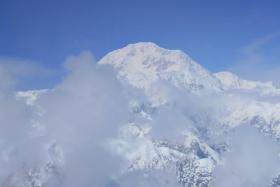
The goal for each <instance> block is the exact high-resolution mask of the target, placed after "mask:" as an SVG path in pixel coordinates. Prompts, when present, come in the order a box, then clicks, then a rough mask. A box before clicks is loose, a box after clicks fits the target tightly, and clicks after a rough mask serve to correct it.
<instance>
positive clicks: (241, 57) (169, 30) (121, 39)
mask: <svg viewBox="0 0 280 187" xmlns="http://www.w3.org/2000/svg"><path fill="white" fill-rule="evenodd" d="M279 10H280V1H277V0H274V1H273V0H263V1H259V0H254V1H251V0H234V1H225V0H224V1H223V0H212V1H210V0H209V1H206V0H204V1H202V0H161V1H160V0H138V1H135V0H118V1H117V0H99V1H98V0H91V1H83V0H80V1H78V0H76V1H72V0H59V1H55V0H48V1H47V0H25V1H22V0H17V1H16V0H1V1H0V59H1V58H2V59H17V60H18V59H20V60H24V61H25V62H28V63H31V64H33V65H34V64H35V66H38V67H44V68H43V69H50V71H51V70H55V71H54V72H55V73H49V74H50V75H49V74H48V73H46V76H44V77H43V78H41V79H42V80H39V79H38V80H37V82H36V81H34V80H32V78H29V79H30V80H29V82H28V83H25V85H24V86H23V88H25V87H26V88H28V87H30V88H36V87H40V86H51V85H52V84H54V83H55V82H56V81H57V80H58V79H59V76H60V73H59V72H60V69H61V66H62V63H63V62H64V60H65V58H66V57H67V56H69V55H75V54H79V53H80V52H81V51H83V50H90V51H91V52H92V53H93V54H94V55H95V56H96V59H100V58H101V57H102V56H103V55H105V54H106V53H108V52H110V51H111V50H113V49H117V48H120V47H123V46H125V45H126V44H128V43H135V42H138V41H152V42H155V43H157V44H158V45H160V46H162V47H165V48H171V49H172V48H174V49H181V50H183V51H185V52H186V53H188V54H189V55H190V56H191V57H193V58H194V59H195V60H196V61H198V62H199V63H200V64H202V65H203V66H205V67H206V68H207V69H209V70H210V71H213V72H215V71H220V70H232V71H234V72H236V73H239V74H241V75H243V77H246V76H248V71H250V69H251V68H252V67H258V68H256V70H255V72H256V73H254V74H253V75H250V76H248V78H253V79H254V77H255V79H257V78H258V77H257V76H258V74H260V73H258V72H259V71H260V70H263V69H267V72H266V74H268V75H269V74H272V73H271V71H272V70H271V67H273V68H272V69H273V73H274V74H275V72H274V71H275V69H277V72H276V74H277V73H278V68H279V67H280V65H279V67H278V64H280V61H279V58H280V34H279V33H280V11H279ZM256 59H257V60H256ZM2 61H3V60H2ZM0 62H1V60H0ZM279 70H280V68H279ZM279 73H280V71H279ZM48 76H49V78H46V77H48ZM35 77H36V76H35ZM267 78H268V77H264V78H261V79H264V80H265V79H267ZM31 80H32V81H31ZM40 81H41V82H40ZM44 84H45V85H44ZM39 85H40V86H39Z"/></svg>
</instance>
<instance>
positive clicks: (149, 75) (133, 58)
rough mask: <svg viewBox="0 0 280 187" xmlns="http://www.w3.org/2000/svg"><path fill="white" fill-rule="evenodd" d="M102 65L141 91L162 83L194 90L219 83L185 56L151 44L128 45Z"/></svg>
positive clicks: (107, 58)
mask: <svg viewBox="0 0 280 187" xmlns="http://www.w3.org/2000/svg"><path fill="white" fill-rule="evenodd" d="M99 64H110V65H112V66H113V67H114V68H115V69H116V70H117V71H118V74H119V77H121V78H124V79H126V80H128V82H129V83H130V84H132V85H133V86H135V87H138V88H145V89H148V88H149V87H150V86H151V85H152V83H154V82H156V81H160V80H164V81H169V82H171V83H172V84H173V85H175V86H180V87H186V88H191V89H199V88H218V87H219V81H218V80H217V79H216V78H215V77H214V76H213V75H212V74H211V73H209V72H208V71H207V70H206V69H204V68H203V67H202V66H201V65H199V64H198V63H196V62H195V61H194V60H192V59H191V58H190V57H189V56H188V55H187V54H185V53H184V52H182V51H180V50H170V49H165V48H162V47H159V46H158V45H156V44H154V43H151V42H139V43H135V44H129V45H127V46H126V47H124V48H121V49H118V50H115V51H113V52H111V53H109V54H107V55H106V56H105V57H103V58H102V59H101V60H100V61H99Z"/></svg>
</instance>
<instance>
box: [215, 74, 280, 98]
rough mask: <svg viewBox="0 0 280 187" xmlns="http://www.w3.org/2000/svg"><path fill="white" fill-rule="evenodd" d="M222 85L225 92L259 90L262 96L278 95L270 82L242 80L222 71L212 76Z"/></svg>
mask: <svg viewBox="0 0 280 187" xmlns="http://www.w3.org/2000/svg"><path fill="white" fill-rule="evenodd" d="M213 75H214V76H215V77H216V78H217V79H219V80H220V81H221V83H222V84H223V88H224V89H225V90H234V89H235V90H238V89H239V90H256V89H257V90H259V91H261V92H263V93H264V94H269V93H270V94H280V89H278V88H276V87H275V86H274V85H273V83H272V82H271V81H270V82H259V81H251V80H244V79H241V78H239V77H238V76H237V75H235V74H233V73H231V72H228V71H224V72H218V73H214V74H213Z"/></svg>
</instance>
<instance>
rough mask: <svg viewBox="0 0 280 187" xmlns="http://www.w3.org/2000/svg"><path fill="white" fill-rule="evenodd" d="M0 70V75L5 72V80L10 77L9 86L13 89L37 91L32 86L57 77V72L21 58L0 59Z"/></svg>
mask: <svg viewBox="0 0 280 187" xmlns="http://www.w3.org/2000/svg"><path fill="white" fill-rule="evenodd" d="M0 69H2V72H3V73H2V74H1V75H4V72H5V74H6V78H7V76H9V77H10V86H12V87H13V88H15V87H18V88H23V87H26V88H29V89H38V88H37V87H36V86H35V88H34V85H39V83H40V82H42V81H45V82H46V81H48V79H51V78H53V77H56V76H58V75H59V70H55V69H51V68H48V67H45V66H43V65H42V64H41V63H39V62H36V61H33V60H28V59H22V58H11V57H0ZM6 83H7V82H6ZM41 86H44V85H41Z"/></svg>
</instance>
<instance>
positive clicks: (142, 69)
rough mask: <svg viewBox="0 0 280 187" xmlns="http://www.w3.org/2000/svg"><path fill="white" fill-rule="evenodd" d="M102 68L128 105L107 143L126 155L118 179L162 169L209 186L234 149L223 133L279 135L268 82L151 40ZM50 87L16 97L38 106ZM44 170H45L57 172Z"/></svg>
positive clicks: (192, 184) (279, 113)
mask: <svg viewBox="0 0 280 187" xmlns="http://www.w3.org/2000/svg"><path fill="white" fill-rule="evenodd" d="M97 66H98V67H103V66H109V67H112V68H113V69H114V71H115V73H116V76H117V79H118V81H119V82H120V84H121V85H122V88H123V89H124V92H125V95H126V96H127V98H128V103H129V108H130V109H129V111H130V112H129V120H128V121H127V122H126V123H125V124H123V125H122V126H121V127H120V128H119V129H118V135H117V136H115V137H111V138H110V140H109V143H108V147H109V148H110V150H111V152H112V154H114V155H118V156H120V157H121V158H123V159H124V160H126V161H127V164H125V165H124V166H123V167H122V168H121V170H122V172H121V173H120V174H118V175H117V176H114V180H116V181H122V180H125V179H124V178H125V176H129V175H130V173H134V172H144V173H146V174H147V175H149V174H151V173H153V172H156V171H159V170H160V171H164V172H167V173H168V174H170V175H173V174H174V175H175V178H174V180H175V181H177V183H178V184H180V185H183V186H188V187H207V186H211V184H212V182H213V180H214V179H215V175H214V174H213V173H214V170H215V168H216V167H218V166H219V167H220V166H221V165H223V163H224V155H225V154H226V153H227V152H230V151H229V150H231V145H230V143H229V142H228V141H227V140H226V138H225V136H226V135H227V134H229V133H230V132H231V131H234V130H235V129H236V128H238V127H240V126H243V125H250V126H253V127H256V128H257V129H258V130H259V131H261V132H263V133H264V134H265V135H268V136H270V137H271V138H272V139H276V140H277V139H279V138H280V100H279V97H278V96H280V89H278V88H276V87H275V86H274V85H273V84H272V83H270V82H268V83H262V82H257V81H249V80H243V79H241V78H239V77H238V76H237V75H234V74H233V73H230V72H218V73H211V72H209V71H208V70H206V69H205V68H203V67H202V66H201V65H199V64H198V63H197V62H195V61H194V60H192V59H191V58H190V57H189V56H188V55H187V54H185V53H183V52H182V51H180V50H169V49H164V48H161V47H159V46H157V45H156V44H154V43H149V42H140V43H136V44H129V45H127V46H126V47H124V48H121V49H118V50H115V51H112V52H110V53H109V54H107V55H106V56H104V57H103V58H102V59H101V60H100V61H99V62H98V65H97ZM68 81H69V80H68ZM67 88H68V87H67ZM57 89H61V88H57ZM47 92H49V91H47V90H42V91H28V92H18V93H17V97H18V98H25V99H27V104H28V105H31V106H30V107H32V106H36V105H40V102H39V103H36V102H37V98H40V97H42V98H44V95H45V94H46V95H47ZM59 93H60V92H59ZM62 93H64V92H62ZM66 93H67V92H66ZM74 98H75V99H77V98H78V97H77V98H76V97H74ZM57 102H60V101H57ZM100 106H101V105H100ZM107 110H110V108H108V109H107ZM40 115H43V114H40ZM37 120H38V119H37ZM39 121H40V117H39ZM61 149H62V150H60V149H59V151H60V152H63V147H62V148H61ZM59 155H61V154H59ZM66 160H67V158H66ZM51 163H52V164H53V163H54V162H51ZM52 164H51V166H52V167H54V166H53V165H52ZM42 167H43V168H44V167H46V165H43V166H42ZM42 170H44V169H41V170H40V172H39V174H38V175H39V176H41V175H43V176H44V175H47V176H51V175H53V174H51V175H50V174H49V171H48V172H47V174H44V171H42ZM279 172H280V170H279ZM45 173H46V172H45ZM274 177H276V176H271V181H272V179H273V178H274ZM41 178H44V177H41ZM45 178H46V177H45ZM44 180H47V179H44ZM156 180H159V181H160V180H161V178H160V177H159V178H156ZM276 183H277V178H276V179H274V185H276ZM38 184H40V185H37V186H36V187H43V186H44V184H43V182H41V183H38ZM157 184H158V185H161V186H168V184H170V185H171V182H169V183H168V182H167V183H161V182H159V183H157ZM268 185H269V184H268ZM109 186H110V185H109ZM112 186H114V185H113V184H112ZM116 186H117V185H116ZM178 186H179V185H178ZM24 187H25V186H24ZM32 187H33V186H32Z"/></svg>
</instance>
